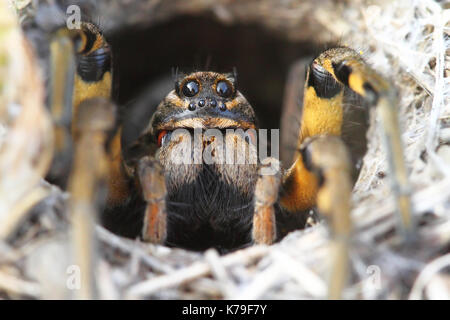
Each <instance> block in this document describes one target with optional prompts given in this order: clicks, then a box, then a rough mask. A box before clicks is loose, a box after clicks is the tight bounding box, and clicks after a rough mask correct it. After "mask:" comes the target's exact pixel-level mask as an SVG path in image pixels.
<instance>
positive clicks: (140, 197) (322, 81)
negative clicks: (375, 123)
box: [50, 23, 411, 252]
mask: <svg viewBox="0 0 450 320" xmlns="http://www.w3.org/2000/svg"><path fill="white" fill-rule="evenodd" d="M110 52H111V49H110V46H109V44H108V43H107V41H106V40H105V38H104V37H103V36H102V34H101V32H100V30H99V29H98V28H97V27H96V26H95V25H93V24H91V23H83V24H82V28H81V30H71V31H69V30H61V31H59V32H58V33H57V34H55V36H54V38H53V42H52V66H54V68H53V69H52V70H53V71H52V79H53V84H52V96H51V97H52V99H51V104H50V105H51V110H52V114H53V116H54V119H55V124H56V134H57V142H58V144H57V151H58V152H57V157H58V156H60V157H62V156H63V155H64V154H65V150H66V145H67V144H70V143H71V141H73V142H74V145H75V157H74V165H73V169H72V174H71V178H70V181H69V190H70V191H72V196H73V197H74V199H78V200H80V199H82V200H83V201H86V202H89V201H91V202H92V201H95V200H96V196H94V193H95V192H96V190H101V189H102V188H99V186H100V185H105V186H106V190H107V193H106V194H107V195H106V196H104V197H103V198H102V197H100V200H99V201H100V203H102V205H103V208H102V214H101V218H100V220H101V223H102V224H103V225H104V226H105V227H106V228H108V229H110V230H112V231H113V232H115V233H117V234H120V235H123V236H127V237H132V238H134V237H141V238H142V239H143V240H145V241H149V242H152V243H159V244H165V245H169V246H176V247H182V248H187V249H194V250H204V249H207V248H210V247H214V248H216V249H218V250H219V251H221V252H227V251H229V250H233V249H237V248H241V247H244V246H247V245H250V244H252V243H257V244H272V243H274V242H275V241H276V240H277V239H280V238H282V237H283V236H284V235H285V234H286V233H287V232H289V231H290V230H292V229H296V228H303V227H304V226H305V221H306V218H307V217H308V214H309V212H310V211H311V209H314V208H317V212H318V213H319V214H320V215H322V216H324V217H326V218H327V219H328V220H329V221H330V224H331V229H332V231H333V234H334V235H335V236H336V238H346V237H348V236H349V234H350V231H351V221H350V216H349V211H350V195H351V192H352V187H353V184H354V182H355V180H356V178H357V176H358V168H357V164H358V163H359V162H360V161H361V159H362V157H363V156H364V153H365V152H366V149H367V148H366V130H367V128H368V112H369V109H370V108H372V107H374V108H376V110H377V112H378V114H379V116H380V119H381V121H382V124H383V128H384V133H385V138H386V139H385V140H386V146H387V151H388V155H389V156H388V159H389V165H390V169H391V173H390V175H391V181H392V186H393V192H394V194H395V196H396V199H397V208H398V213H399V215H400V217H401V221H402V225H403V227H404V229H405V230H409V229H410V228H411V221H410V210H411V209H410V202H409V194H408V188H407V187H408V181H407V173H406V169H405V165H404V163H403V152H402V144H401V139H400V131H399V128H398V123H397V121H398V120H397V114H396V107H397V100H396V92H395V90H394V89H393V87H392V85H391V84H390V82H389V81H388V80H386V79H384V78H383V77H381V76H380V75H379V74H378V73H377V72H376V71H374V70H373V69H372V68H371V67H370V66H368V65H367V64H366V63H365V62H364V60H363V59H362V57H361V55H360V54H359V53H358V52H356V51H354V50H352V49H350V48H347V47H338V48H333V49H328V50H326V51H324V52H323V53H322V54H320V55H319V56H318V57H317V58H315V59H314V60H313V61H312V62H311V63H309V64H308V65H307V66H306V71H307V72H306V80H305V86H304V89H303V88H299V87H294V88H291V90H294V91H300V90H304V93H303V104H302V105H298V104H296V103H294V105H295V106H296V107H297V108H299V109H300V110H301V121H300V130H299V133H298V135H297V136H296V137H295V139H294V140H296V145H297V147H296V152H295V159H294V163H293V164H292V166H290V167H289V168H283V167H282V163H280V162H279V161H278V160H277V159H275V158H269V157H267V158H265V159H257V161H256V162H255V161H253V162H252V161H250V160H249V159H250V158H252V157H247V158H246V159H245V161H244V162H243V163H238V164H236V163H234V164H229V163H223V162H220V161H213V162H212V163H206V162H205V160H204V159H202V157H200V160H199V161H197V162H196V161H195V159H194V158H195V157H197V156H198V154H200V155H201V154H203V152H204V150H205V149H208V150H209V151H210V153H211V154H213V155H214V154H215V155H216V156H217V155H218V154H223V151H224V150H228V151H229V150H231V152H232V153H233V154H234V155H236V153H238V154H239V153H241V152H243V153H246V154H249V155H256V154H257V152H258V148H259V147H260V146H258V145H257V144H256V143H255V141H254V140H255V136H254V134H252V133H251V132H256V130H257V129H258V126H257V120H256V113H255V111H257V109H255V110H254V109H253V108H252V106H251V105H250V104H249V102H248V101H247V100H246V98H245V97H244V96H243V95H242V94H241V93H240V92H239V91H238V88H237V77H236V74H235V73H226V74H224V73H216V72H212V71H197V72H193V73H190V74H186V75H184V74H181V73H177V74H176V75H175V81H174V82H175V86H174V89H173V90H172V91H170V92H169V93H168V94H167V96H166V97H165V98H164V99H163V101H162V102H161V103H160V104H159V105H158V106H157V107H156V108H155V110H154V112H153V115H152V117H151V118H150V119H148V122H147V123H148V125H147V126H146V128H145V130H144V131H143V132H142V133H141V135H140V136H139V138H138V139H137V140H136V141H134V143H132V144H131V145H129V146H123V141H122V140H123V139H122V138H121V135H122V132H123V130H122V124H121V123H120V121H117V120H115V118H116V109H115V107H114V105H113V104H112V103H111V102H110V101H109V98H110V96H111V91H112V86H111V79H112V68H111V65H112V64H111V59H112V57H111V54H110ZM71 59H73V60H74V61H75V64H76V70H75V71H71V70H70V67H69V65H70V63H69V62H70V60H71ZM71 72H72V73H71ZM70 75H72V76H70ZM67 79H69V80H67ZM72 88H73V90H72ZM71 95H73V96H71ZM67 97H69V98H67ZM70 98H71V99H70ZM349 99H353V100H352V103H348V101H349ZM290 103H291V105H292V104H293V102H292V101H290ZM149 108H152V106H149ZM67 117H68V118H70V119H73V121H71V125H70V126H69V128H70V130H67V129H65V128H66V127H67V125H66V126H64V125H63V124H62V123H63V122H64V121H63V120H64V119H66V122H67ZM66 124H67V123H66ZM180 129H182V130H180ZM208 129H217V130H216V131H215V132H216V133H217V132H218V133H226V134H225V135H224V139H225V140H223V139H219V138H217V137H216V136H214V135H212V136H211V135H207V134H206V135H200V138H199V141H200V143H197V144H196V142H195V136H196V134H197V133H198V132H202V130H203V131H204V132H207V130H208ZM237 129H242V130H241V131H244V130H248V131H246V132H244V134H241V131H239V132H238V130H237ZM199 130H200V131H199ZM252 130H253V131H252ZM249 132H250V133H249ZM283 132H285V131H283V130H282V133H283ZM71 137H72V138H71ZM224 141H225V145H226V147H225V149H224V148H223V144H224V143H223V142H224ZM238 146H239V148H241V149H238ZM192 148H193V149H192ZM218 158H220V159H222V160H223V157H220V156H218V157H216V160H217V159H218ZM186 160H191V162H189V161H187V162H183V161H186ZM197 160H198V159H197ZM180 161H181V162H180ZM267 169H272V174H265V173H264V171H267ZM99 183H100V184H99ZM98 194H100V195H102V193H101V192H100V193H98ZM97 198H98V197H97Z"/></svg>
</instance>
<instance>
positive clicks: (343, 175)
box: [300, 135, 353, 299]
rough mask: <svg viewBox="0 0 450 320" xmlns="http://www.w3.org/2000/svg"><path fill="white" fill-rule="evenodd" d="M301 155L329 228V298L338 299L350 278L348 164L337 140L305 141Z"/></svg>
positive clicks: (349, 172)
mask: <svg viewBox="0 0 450 320" xmlns="http://www.w3.org/2000/svg"><path fill="white" fill-rule="evenodd" d="M300 152H301V154H302V158H303V160H304V165H305V167H306V169H307V170H309V171H310V172H311V173H313V174H314V176H315V177H316V178H317V180H318V188H319V189H318V193H317V209H318V211H319V213H320V214H321V215H322V216H323V217H325V218H326V220H327V221H328V223H329V224H330V226H331V232H332V241H331V248H332V251H331V255H332V257H331V260H332V263H331V264H332V270H331V274H330V278H329V290H328V297H329V298H330V299H339V298H341V297H342V291H343V289H344V287H345V285H346V281H347V277H348V274H349V266H348V263H349V259H348V257H349V242H350V237H351V230H352V222H351V219H350V200H351V193H352V188H353V186H352V179H351V170H352V168H351V166H352V164H351V161H350V155H349V154H348V151H347V147H346V146H345V144H344V143H343V142H342V140H341V139H340V138H339V137H336V136H331V135H320V136H314V137H312V138H307V139H305V142H304V143H303V144H302V145H301V147H300Z"/></svg>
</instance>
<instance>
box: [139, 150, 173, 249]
mask: <svg viewBox="0 0 450 320" xmlns="http://www.w3.org/2000/svg"><path fill="white" fill-rule="evenodd" d="M136 171H137V175H138V179H139V185H140V188H141V190H142V191H141V192H142V196H143V198H144V200H145V202H146V203H147V206H146V208H145V213H144V227H143V230H142V237H143V239H144V240H145V241H149V242H152V243H160V244H162V243H164V241H165V239H166V234H167V232H166V218H167V215H166V201H165V198H166V193H167V190H166V182H165V178H164V172H163V169H162V167H161V165H160V163H159V161H157V160H155V159H154V158H152V157H150V156H146V157H144V158H141V159H140V160H139V162H138V165H137V168H136Z"/></svg>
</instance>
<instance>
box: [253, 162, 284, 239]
mask: <svg viewBox="0 0 450 320" xmlns="http://www.w3.org/2000/svg"><path fill="white" fill-rule="evenodd" d="M261 162H262V163H261V166H260V168H259V172H258V173H259V177H258V180H257V181H256V187H255V212H254V214H253V229H252V239H253V241H254V242H255V243H258V244H272V243H273V242H275V239H276V236H277V234H276V221H275V208H274V204H275V203H276V201H277V199H278V192H279V185H280V170H279V161H278V160H277V159H275V158H266V159H264V160H263V161H261Z"/></svg>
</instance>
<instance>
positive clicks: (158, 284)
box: [125, 246, 268, 299]
mask: <svg viewBox="0 0 450 320" xmlns="http://www.w3.org/2000/svg"><path fill="white" fill-rule="evenodd" d="M267 252H268V248H267V247H265V246H254V247H250V248H248V249H244V250H240V251H237V252H234V253H231V254H229V255H227V256H225V257H223V258H221V259H220V260H221V262H222V264H223V266H224V267H229V266H231V265H233V264H236V263H242V264H248V263H250V262H251V261H253V260H254V259H257V258H259V257H261V256H263V255H264V254H266V253H267ZM210 272H211V266H210V264H209V263H205V262H197V263H194V264H192V265H191V266H189V267H186V268H183V269H181V270H178V271H175V272H173V273H171V274H168V275H163V276H159V277H156V278H153V279H149V280H146V281H143V282H141V283H138V284H136V285H134V286H132V287H130V288H129V289H128V290H127V292H126V294H125V297H126V298H128V299H136V298H140V297H143V296H148V295H150V294H152V293H154V292H155V291H158V290H162V289H165V288H169V287H174V286H179V285H182V284H185V283H186V282H189V281H192V280H194V279H196V278H199V277H202V276H205V275H207V274H209V273H210Z"/></svg>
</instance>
